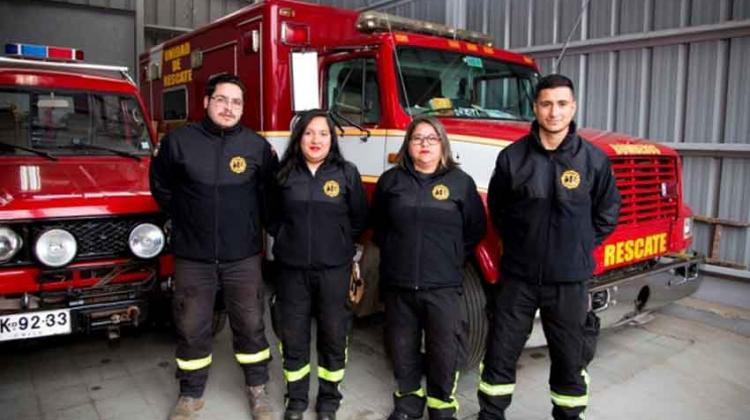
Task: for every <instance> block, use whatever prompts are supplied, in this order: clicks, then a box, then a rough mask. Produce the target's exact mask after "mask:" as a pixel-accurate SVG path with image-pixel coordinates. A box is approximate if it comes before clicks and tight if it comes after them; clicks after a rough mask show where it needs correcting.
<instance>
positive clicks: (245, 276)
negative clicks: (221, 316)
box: [172, 255, 271, 398]
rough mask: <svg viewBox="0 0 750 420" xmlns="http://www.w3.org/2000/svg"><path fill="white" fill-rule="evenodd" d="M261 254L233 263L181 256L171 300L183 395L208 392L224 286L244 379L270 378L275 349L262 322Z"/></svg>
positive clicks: (258, 382)
mask: <svg viewBox="0 0 750 420" xmlns="http://www.w3.org/2000/svg"><path fill="white" fill-rule="evenodd" d="M260 258H261V257H260V255H256V256H253V257H249V258H245V259H242V260H238V261H232V262H219V263H207V262H200V261H192V260H186V259H182V258H177V259H176V260H175V293H174V300H173V303H172V306H173V311H174V314H173V316H174V321H175V327H176V330H177V352H176V357H177V377H178V379H179V380H180V395H181V396H188V397H194V398H199V397H201V396H202V395H203V391H204V390H205V387H206V381H207V380H208V369H209V367H210V365H211V345H212V341H213V336H212V333H213V331H212V321H213V314H214V303H215V301H216V293H217V291H218V290H219V288H221V290H222V292H223V295H224V305H225V307H226V310H227V314H228V316H229V325H230V326H231V328H232V340H233V341H232V342H233V347H234V352H235V359H236V360H237V362H238V363H239V364H240V365H241V366H242V368H243V370H244V373H245V383H246V384H247V385H250V386H255V385H262V384H265V383H266V382H267V381H268V362H269V361H270V360H271V352H270V348H269V347H268V342H267V341H266V335H265V331H264V325H263V280H262V277H261V268H260V263H261V261H260Z"/></svg>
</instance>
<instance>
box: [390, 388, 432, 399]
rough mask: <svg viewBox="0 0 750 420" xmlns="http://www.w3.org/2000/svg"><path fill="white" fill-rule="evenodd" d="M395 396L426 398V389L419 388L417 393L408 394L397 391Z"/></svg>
mask: <svg viewBox="0 0 750 420" xmlns="http://www.w3.org/2000/svg"><path fill="white" fill-rule="evenodd" d="M393 394H394V395H396V398H402V397H406V396H407V395H416V396H417V397H420V398H424V388H419V389H417V390H415V391H411V392H407V393H405V394H402V393H400V392H398V391H396V392H394V393H393Z"/></svg>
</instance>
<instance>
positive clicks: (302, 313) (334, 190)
mask: <svg viewBox="0 0 750 420" xmlns="http://www.w3.org/2000/svg"><path fill="white" fill-rule="evenodd" d="M276 181H277V182H276V186H275V192H274V194H273V195H274V197H275V199H274V203H273V207H274V211H273V213H274V214H275V223H273V226H272V228H271V229H270V230H271V234H272V235H273V236H274V247H273V254H274V258H275V260H276V261H277V263H278V268H279V271H278V277H277V292H278V298H279V300H278V302H277V304H279V305H281V310H280V313H281V332H280V336H281V342H282V349H283V351H282V353H283V357H284V361H283V368H284V378H285V379H286V383H287V393H286V411H285V413H284V419H285V420H297V419H302V418H303V412H304V411H305V410H306V409H307V406H308V390H309V387H310V325H311V321H312V319H313V318H316V320H317V332H318V336H317V350H318V382H319V391H318V400H317V403H316V407H315V408H316V412H317V413H318V419H319V420H329V419H335V418H336V415H335V413H336V410H338V408H339V405H340V402H341V398H342V395H341V393H340V392H339V386H338V385H339V383H340V382H341V380H342V379H343V378H344V367H345V366H344V365H345V362H346V345H347V336H348V334H349V330H350V328H351V319H352V313H351V309H350V308H349V306H348V302H347V299H348V286H349V278H350V274H351V269H352V257H353V256H354V253H355V245H354V243H355V241H356V240H357V238H358V237H359V235H360V233H361V232H362V230H363V229H364V228H365V225H366V219H367V201H366V197H365V192H364V189H363V187H362V181H361V178H360V176H359V172H358V171H357V168H356V167H355V166H354V165H353V164H351V163H349V162H347V161H346V160H344V158H343V156H342V155H341V152H340V150H339V145H338V139H337V136H336V130H335V127H334V125H333V121H332V120H331V118H330V116H329V115H328V114H327V113H326V112H325V111H321V110H312V111H307V112H305V113H303V114H301V115H300V116H299V118H298V120H297V122H296V124H295V126H294V128H293V130H292V135H291V138H290V139H289V145H288V147H287V150H286V152H285V153H284V157H283V159H282V161H281V166H280V169H279V172H278V173H277V178H276Z"/></svg>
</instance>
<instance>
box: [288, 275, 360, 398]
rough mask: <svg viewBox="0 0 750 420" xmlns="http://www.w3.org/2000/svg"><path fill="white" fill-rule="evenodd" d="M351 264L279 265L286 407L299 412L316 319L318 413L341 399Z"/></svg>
mask: <svg viewBox="0 0 750 420" xmlns="http://www.w3.org/2000/svg"><path fill="white" fill-rule="evenodd" d="M350 274H351V265H350V264H345V265H342V266H340V267H335V268H328V269H321V270H312V269H311V270H305V269H295V268H290V267H284V266H282V267H280V270H279V276H278V283H277V288H278V289H277V292H278V297H279V302H278V303H277V304H280V305H281V342H282V354H283V356H284V363H283V368H284V379H285V380H286V383H287V394H286V408H287V410H293V411H304V410H305V409H307V405H308V390H309V388H310V335H311V332H310V329H311V323H312V318H315V319H316V320H317V333H318V335H317V350H318V384H319V388H318V400H317V403H316V411H317V412H335V411H336V410H338V408H339V405H340V403H341V398H342V395H341V392H340V391H339V384H340V383H341V381H342V380H343V379H344V369H345V367H346V353H347V350H346V347H347V341H348V336H349V331H350V330H351V324H352V311H351V309H350V307H349V303H348V290H349V276H350Z"/></svg>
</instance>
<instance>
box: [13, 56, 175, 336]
mask: <svg viewBox="0 0 750 420" xmlns="http://www.w3.org/2000/svg"><path fill="white" fill-rule="evenodd" d="M5 53H6V56H5V57H2V58H0V180H2V182H0V341H6V340H23V339H29V338H34V337H41V336H47V335H57V334H70V333H76V332H90V331H94V330H105V331H107V332H108V333H109V336H110V338H115V337H117V336H118V335H119V327H120V326H123V325H138V324H139V323H140V322H142V321H143V320H144V319H145V318H146V315H147V313H148V301H149V299H150V298H151V297H152V295H153V294H154V293H156V292H158V290H159V287H160V283H161V282H163V281H165V280H167V279H168V277H169V275H170V273H171V270H172V268H171V264H172V262H171V258H170V257H168V256H166V255H165V253H164V251H165V247H166V246H167V241H166V236H165V234H164V230H165V228H166V227H165V223H166V220H165V216H164V215H163V214H161V213H160V212H159V209H158V207H157V205H156V203H155V202H154V201H153V199H152V198H151V195H150V190H149V181H148V167H149V161H150V157H151V155H152V153H153V150H154V143H153V139H154V133H153V132H152V128H151V124H150V120H149V118H148V114H147V113H146V112H145V111H144V106H143V103H142V101H141V99H140V95H139V92H138V89H137V87H136V86H135V84H134V82H133V81H132V79H131V78H130V77H129V76H128V74H127V68H125V67H115V66H103V65H95V64H88V63H84V62H82V61H81V60H82V58H83V54H82V51H80V50H75V49H72V48H60V47H51V46H45V45H32V44H8V45H6V46H5Z"/></svg>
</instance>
